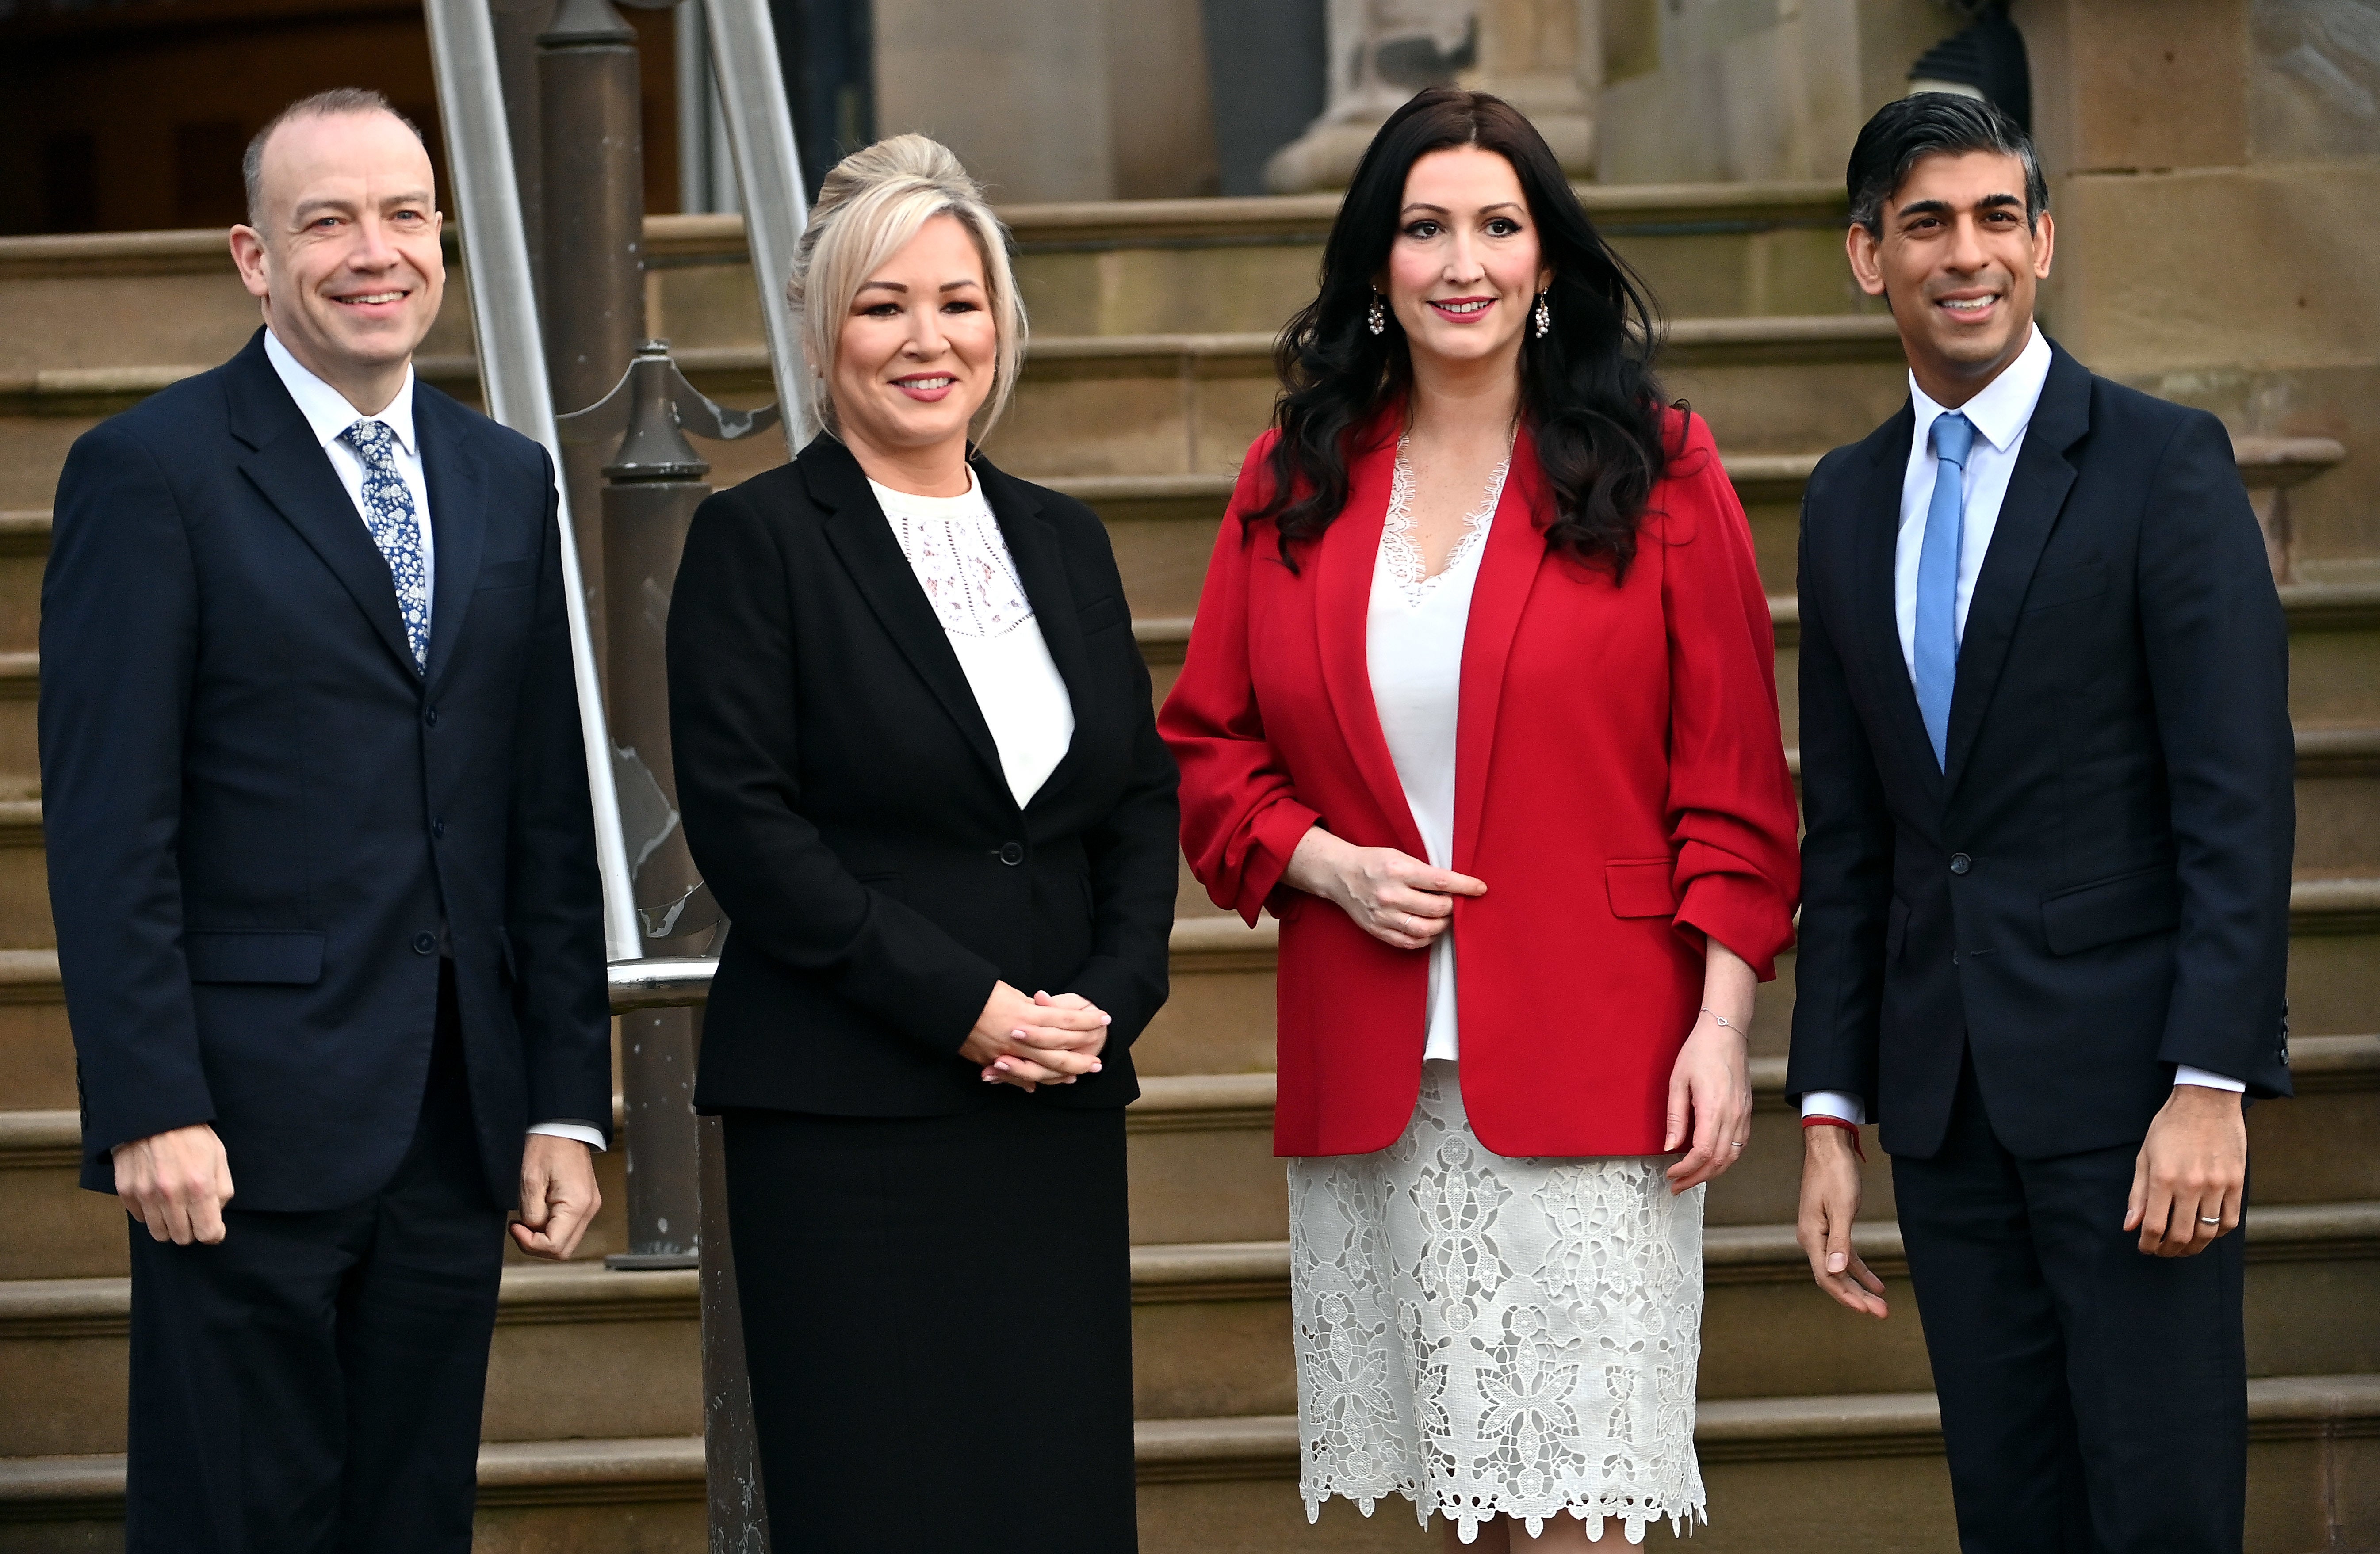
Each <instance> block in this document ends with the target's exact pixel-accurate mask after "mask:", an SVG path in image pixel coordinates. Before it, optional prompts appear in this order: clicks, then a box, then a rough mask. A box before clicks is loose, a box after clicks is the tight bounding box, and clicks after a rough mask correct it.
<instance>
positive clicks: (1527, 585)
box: [1415, 430, 1548, 872]
mask: <svg viewBox="0 0 2380 1554" xmlns="http://www.w3.org/2000/svg"><path fill="white" fill-rule="evenodd" d="M1547 512H1548V505H1547V493H1546V490H1545V480H1544V478H1543V475H1542V472H1541V471H1540V470H1539V469H1538V467H1537V455H1536V442H1535V440H1534V439H1532V438H1531V437H1530V436H1529V434H1528V432H1527V431H1525V430H1524V431H1521V432H1520V433H1519V434H1518V435H1516V436H1515V437H1514V438H1513V439H1512V471H1511V473H1510V474H1509V475H1508V476H1507V477H1506V479H1505V481H1504V491H1503V494H1502V496H1501V497H1500V499H1499V500H1498V502H1497V504H1496V517H1495V521H1494V522H1493V523H1492V524H1490V525H1489V527H1488V540H1487V544H1486V546H1485V548H1484V549H1483V550H1482V551H1481V552H1480V556H1479V576H1478V577H1476V578H1475V579H1474V580H1473V583H1472V589H1471V615H1470V619H1469V620H1468V621H1466V622H1465V623H1464V625H1463V675H1462V690H1461V693H1460V699H1459V701H1458V704H1457V710H1456V712H1455V733H1454V854H1453V856H1452V858H1451V860H1450V862H1451V866H1452V868H1454V869H1455V870H1456V871H1457V872H1461V871H1462V870H1463V869H1464V868H1466V867H1467V866H1468V865H1469V863H1470V861H1471V856H1472V848H1473V847H1474V846H1475V844H1477V842H1478V839H1479V816H1480V812H1481V810H1482V809H1483V808H1484V807H1486V805H1487V800H1488V759H1489V757H1490V755H1491V753H1492V752H1493V750H1494V749H1495V744H1496V712H1497V709H1498V707H1499V705H1500V703H1501V701H1502V699H1503V695H1504V665H1505V663H1506V662H1507V661H1508V660H1510V658H1511V657H1512V637H1513V634H1514V633H1516V632H1517V631H1519V629H1520V626H1521V612H1522V610H1523V608H1524V606H1525V605H1526V604H1527V603H1528V601H1529V591H1530V589H1532V588H1533V587H1534V586H1535V584H1536V579H1537V570H1538V568H1539V567H1540V566H1542V565H1544V563H1545V558H1546V540H1545V529H1544V528H1543V527H1542V526H1541V525H1540V524H1539V522H1538V519H1539V517H1540V516H1544V515H1546V514H1547ZM1415 856H1419V855H1418V854H1416V855H1415Z"/></svg>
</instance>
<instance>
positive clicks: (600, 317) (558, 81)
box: [537, 0, 645, 687]
mask: <svg viewBox="0 0 2380 1554" xmlns="http://www.w3.org/2000/svg"><path fill="white" fill-rule="evenodd" d="M537 81H538V118H539V130H540V134H541V135H542V136H543V137H544V140H545V147H544V158H543V166H544V169H545V188H544V200H545V217H544V221H545V270H544V275H543V280H544V285H543V286H542V288H541V289H540V297H542V299H543V301H544V304H545V325H546V328H545V349H546V362H547V365H548V367H549V368H550V370H552V373H553V397H554V401H555V403H556V404H558V405H559V406H561V407H562V409H563V410H564V412H565V413H568V412H570V411H574V410H579V409H583V408H585V407H588V406H589V405H592V404H594V403H595V402H596V401H597V400H599V399H601V398H602V397H603V396H604V395H607V394H609V393H611V392H612V385H613V384H614V383H616V382H619V381H620V374H621V373H623V372H625V371H626V370H627V368H628V360H629V358H631V357H633V356H634V355H636V351H637V343H638V342H639V341H641V340H643V339H644V337H645V262H644V245H645V145H644V127H643V117H644V115H643V108H642V102H641V98H642V86H641V82H640V80H639V72H638V69H637V30H636V29H635V28H633V27H630V26H629V25H628V24H627V22H626V20H625V19H624V18H622V17H621V15H620V13H619V12H618V11H616V10H614V9H613V8H612V0H562V4H561V6H559V7H558V8H557V9H556V10H555V12H554V15H553V25H552V26H550V27H548V28H547V29H546V30H544V31H543V32H541V33H540V34H539V35H538V40H537ZM562 469H563V475H564V477H565V479H566V480H568V482H569V485H570V494H571V495H572V496H573V497H574V498H576V499H577V506H578V511H579V512H580V513H582V514H586V515H588V518H587V520H586V521H585V522H583V523H582V524H581V526H580V530H579V537H578V543H579V555H580V560H581V561H582V562H583V563H584V565H586V567H587V569H588V571H589V574H590V575H591V576H592V577H593V579H594V588H593V589H592V590H591V591H590V592H589V595H588V604H587V613H588V616H589V621H590V622H591V630H592V632H593V635H594V640H595V649H596V652H597V653H598V655H599V656H600V658H601V662H602V664H603V671H604V681H603V683H604V685H605V686H607V687H610V686H612V680H611V633H610V632H609V631H607V630H606V629H605V627H604V624H603V622H604V617H605V615H606V614H607V613H608V611H607V609H606V604H605V601H606V600H607V598H608V597H609V590H610V589H611V583H612V580H611V579H610V578H608V577H604V576H603V534H602V523H601V509H602V502H601V492H602V455H601V453H600V452H599V451H597V450H595V449H592V448H580V449H577V450H574V451H573V452H572V453H571V455H570V456H569V457H568V458H567V459H565V461H564V464H563V467H562Z"/></svg>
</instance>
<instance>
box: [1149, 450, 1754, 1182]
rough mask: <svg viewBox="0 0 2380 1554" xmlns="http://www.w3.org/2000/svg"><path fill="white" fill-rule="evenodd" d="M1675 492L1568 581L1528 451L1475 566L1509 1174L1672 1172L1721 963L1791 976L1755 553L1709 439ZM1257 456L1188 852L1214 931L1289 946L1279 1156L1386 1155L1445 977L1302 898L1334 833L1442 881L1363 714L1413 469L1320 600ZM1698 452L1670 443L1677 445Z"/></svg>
mask: <svg viewBox="0 0 2380 1554" xmlns="http://www.w3.org/2000/svg"><path fill="white" fill-rule="evenodd" d="M1680 419H1681V415H1680V413H1676V412H1673V413H1672V414H1671V417H1670V425H1669V431H1670V435H1671V437H1672V438H1673V439H1675V438H1676V437H1677V436H1678V435H1679V434H1680V432H1681V431H1682V433H1683V437H1684V443H1685V446H1684V451H1683V453H1682V455H1680V456H1679V457H1677V458H1676V459H1674V460H1673V461H1672V462H1671V464H1670V472H1669V475H1668V477H1667V478H1666V479H1665V480H1663V481H1662V482H1661V483H1660V485H1659V486H1658V487H1657V488H1656V489H1655V491H1654V492H1653V496H1652V502H1651V506H1650V509H1649V510H1648V512H1647V514H1646V516H1645V520H1644V527H1643V528H1642V530H1641V532H1640V540H1639V542H1638V546H1637V551H1636V559H1635V562H1634V564H1633V565H1632V566H1631V567H1630V568H1629V570H1628V579H1627V582H1626V584H1625V585H1624V586H1621V587H1615V586H1614V585H1613V583H1612V581H1611V573H1610V569H1609V567H1608V566H1586V565H1580V564H1579V563H1577V562H1575V561H1573V560H1571V559H1570V558H1569V557H1568V556H1567V555H1565V554H1561V553H1555V552H1548V548H1547V546H1546V544H1545V541H1544V540H1543V537H1542V535H1543V528H1544V525H1545V523H1546V522H1547V520H1548V517H1549V516H1550V506H1549V503H1548V495H1547V491H1546V485H1545V480H1544V475H1543V472H1542V471H1541V470H1540V469H1539V468H1538V466H1537V462H1536V452H1535V448H1534V445H1533V443H1532V442H1531V440H1530V438H1529V436H1528V434H1527V432H1526V431H1524V432H1523V433H1522V434H1521V437H1520V439H1519V441H1518V443H1516V445H1515V446H1514V448H1513V455H1512V475H1511V477H1510V478H1509V479H1508V480H1506V482H1505V486H1504V496H1503V502H1502V504H1501V505H1500V507H1499V508H1498V509H1497V516H1496V523H1495V527H1494V528H1492V529H1491V530H1490V531H1489V533H1488V541H1487V547H1486V550H1485V552H1483V553H1482V555H1481V557H1480V564H1479V577H1478V581H1477V584H1476V587H1475V592H1474V594H1473V596H1472V603H1471V618H1470V625H1469V627H1468V630H1467V632H1466V635H1465V637H1464V639H1463V704H1462V710H1461V712H1460V714H1459V716H1458V719H1457V734H1456V746H1455V819H1454V856H1453V867H1454V868H1456V869H1457V870H1458V871H1460V872H1462V873H1465V874H1471V875H1475V876H1477V877H1478V878H1479V879H1481V880H1485V881H1486V882H1487V885H1488V893H1487V894H1486V895H1484V896H1480V897H1477V898H1475V899H1463V898H1460V897H1458V898H1457V899H1456V901H1455V904H1454V922H1453V928H1452V929H1451V931H1452V932H1453V933H1454V934H1455V936H1456V941H1457V943H1458V945H1459V946H1460V951H1459V953H1460V955H1461V960H1462V967H1463V975H1462V977H1460V978H1459V979H1458V981H1457V984H1456V995H1457V999H1458V1004H1457V1008H1458V1011H1459V1019H1460V1028H1461V1031H1462V1040H1463V1066H1462V1081H1463V1104H1464V1106H1465V1108H1466V1109H1467V1110H1468V1111H1469V1113H1470V1117H1471V1123H1472V1126H1473V1128H1474V1129H1475V1131H1476V1133H1477V1134H1478V1135H1479V1139H1480V1142H1481V1143H1483V1144H1485V1145H1486V1146H1487V1147H1488V1148H1490V1149H1492V1150H1494V1151H1495V1152H1496V1153H1498V1154H1500V1155H1516V1156H1527V1155H1649V1154H1655V1153H1658V1152H1659V1151H1660V1149H1661V1144H1662V1136H1661V1135H1662V1129H1663V1123H1664V1111H1665V1108H1666V1105H1667V1099H1668V1094H1669V1081H1670V1068H1671V1065H1672V1064H1673V1062H1675V1060H1676V1057H1677V1054H1678V1050H1679V1049H1680V1048H1681V1047H1682V1046H1683V1045H1684V1043H1685V1038H1686V1035H1687V1033H1688V1032H1689V1031H1690V1030H1691V1029H1692V1028H1693V1026H1694V1017H1695V1014H1696V1011H1697V1009H1698V1008H1699V1006H1700V1004H1701V1002H1702V985H1703V943H1704V936H1705V935H1706V934H1707V935H1709V936H1710V937H1712V938H1715V939H1717V940H1718V941H1719V942H1721V943H1722V944H1725V945H1727V946H1728V947H1729V948H1730V949H1731V950H1733V951H1734V952H1735V953H1737V954H1739V955H1742V956H1743V958H1744V959H1745V960H1746V961H1748V962H1750V963H1751V964H1752V965H1753V966H1754V967H1755V968H1756V969H1757V970H1758V972H1759V974H1760V976H1761V977H1762V979H1763V980H1767V978H1769V977H1773V976H1775V974H1776V971H1775V962H1776V956H1777V953H1778V952H1779V951H1780V950H1782V949H1784V948H1785V947H1786V946H1787V945H1789V944H1790V943H1791V942H1792V937H1793V930H1792V918H1793V908H1794V903H1795V900H1796V898H1797V896H1798V895H1799V892H1800V889H1801V867H1800V861H1799V856H1798V854H1797V851H1796V848H1795V844H1794V830H1795V809H1794V802H1793V784H1792V779H1791V775H1790V774H1789V773H1788V771H1787V770H1786V766H1785V752H1784V747H1783V741H1782V739H1781V737H1780V735H1779V725H1778V717H1777V683H1776V667H1775V650H1776V642H1775V637H1774V634H1773V632H1772V631H1771V629H1770V625H1769V618H1768V601H1767V598H1766V596H1765V595H1764V594H1763V592H1762V590H1761V587H1760V577H1759V574H1758V572H1757V571H1756V570H1755V566H1754V562H1753V550H1752V535H1751V529H1750V527H1749V526H1748V525H1747V524H1746V523H1745V521H1744V517H1743V507H1742V506H1741V505H1739V504H1738V503H1737V502H1736V498H1735V491H1734V488H1733V487H1732V486H1730V484H1729V483H1728V479H1727V474H1726V472H1725V471H1724V470H1723V469H1722V468H1721V467H1720V466H1719V460H1718V449H1717V447H1716V446H1715V445H1714V444H1713V443H1712V441H1711V436H1710V432H1709V431H1708V430H1707V429H1706V427H1705V426H1704V425H1703V423H1702V421H1701V419H1699V418H1695V417H1692V416H1684V417H1682V419H1683V425H1682V427H1681V425H1680ZM1272 440H1273V434H1272V433H1268V434H1267V435H1266V436H1265V437H1263V438H1261V439H1259V440H1258V441H1257V444H1256V446H1255V447H1254V448H1252V449H1251V450H1250V451H1249V453H1248V456H1247V461H1246V463H1245V465H1244V466H1243V467H1242V468H1241V471H1240V480H1239V485H1238V488H1237V489H1236V490H1235V491H1234V492H1233V496H1232V504H1231V507H1230V509H1229V511H1228V513H1227V515H1226V516H1225V517H1224V520H1223V529H1222V534H1221V536H1220V539H1219V540H1218V541H1217V543H1216V546H1215V554H1214V559H1213V560H1212V561H1211V562H1210V563H1208V568H1207V579H1206V586H1205V589H1204V591H1203V592H1202V593H1201V595H1200V597H1199V601H1198V614H1197V620H1196V625H1194V627H1193V628H1192V631H1191V635H1190V650H1189V657H1188V660H1187V662H1185V663H1184V666H1183V671H1182V677H1181V679H1180V680H1179V681H1178V682H1177V683H1176V684H1175V686H1174V688H1173V692H1172V695H1171V696H1169V697H1168V698H1166V702H1165V708H1164V710H1163V711H1162V712H1160V714H1159V717H1158V727H1159V730H1160V733H1162V734H1163V735H1164V737H1165V741H1166V743H1167V744H1168V745H1169V746H1170V747H1172V751H1173V754H1174V757H1175V759H1177V760H1178V761H1180V763H1181V766H1182V835H1183V845H1184V850H1185V851H1186V852H1187V853H1188V855H1189V859H1190V867H1191V868H1192V870H1193V871H1194V872H1195V873H1196V875H1197V876H1198V879H1199V880H1200V881H1201V882H1202V883H1203V884H1205V885H1206V887H1207V890H1208V893H1209V894H1210V895H1211V896H1213V898H1214V900H1215V902H1216V904H1219V905H1221V906H1225V907H1228V908H1230V909H1232V910H1233V911H1235V912H1237V913H1239V914H1240V916H1241V917H1245V918H1246V919H1247V920H1248V921H1249V922H1250V923H1254V922H1255V921H1256V917H1257V909H1258V908H1259V907H1269V908H1270V909H1271V910H1272V911H1273V913H1274V915H1275V916H1277V917H1280V918H1281V967H1280V975H1279V978H1278V983H1279V999H1280V1038H1279V1039H1280V1057H1279V1067H1280V1075H1281V1078H1280V1083H1281V1092H1280V1094H1281V1099H1280V1106H1279V1110H1278V1111H1277V1112H1276V1113H1275V1122H1274V1126H1273V1145H1274V1151H1275V1153H1277V1154H1283V1155H1347V1154H1364V1153H1368V1152H1370V1151H1372V1150H1375V1149H1381V1148H1385V1147H1388V1146H1389V1145H1390V1144H1391V1143H1393V1142H1395V1140H1396V1138H1397V1136H1398V1135H1399V1134H1400V1133H1402V1132H1403V1129H1404V1126H1405V1123H1406V1122H1407V1121H1408V1120H1409V1119H1410V1118H1411V1116H1412V1115H1413V1109H1414V1103H1415V1099H1416V1098H1417V1095H1418V1091H1419V1087H1420V1082H1421V1064H1422V1048H1423V1039H1424V1029H1423V1026H1424V1009H1423V1004H1424V1002H1425V999H1426V998H1427V988H1428V957H1427V953H1425V952H1421V951H1402V950H1394V949H1390V947H1389V946H1388V945H1386V944H1383V943H1381V942H1380V941H1378V940H1376V939H1374V938H1372V937H1371V936H1370V935H1368V934H1366V932H1364V930H1363V929H1359V928H1357V927H1356V926H1355V924H1354V922H1353V921H1352V920H1351V919H1350V918H1349V917H1347V915H1346V914H1345V913H1344V912H1342V911H1341V910H1340V909H1339V908H1337V907H1336V906H1333V905H1330V904H1327V903H1324V902H1321V901H1318V900H1316V899H1314V898H1311V897H1308V896H1306V895H1305V894H1304V893H1302V892H1297V891H1294V890H1292V889H1290V888H1288V887H1285V886H1283V885H1281V871H1282V870H1283V869H1284V868H1287V867H1288V864H1289V856H1290V854H1291V852H1292V851H1293V849H1294V848H1295V847H1296V845H1297V843H1298V839H1299V838H1300V837H1302V836H1303V835H1304V834H1305V831H1306V829H1307V828H1308V827H1310V826H1312V825H1314V824H1316V823H1317V822H1319V823H1321V824H1323V825H1325V826H1327V827H1329V829H1330V831H1331V832H1332V833H1334V834H1335V835H1338V836H1342V837H1344V838H1345V839H1346V840H1348V841H1350V842H1353V843H1355V844H1358V845H1362V846H1390V847H1396V848H1400V849H1402V850H1403V851H1404V852H1406V853H1409V854H1412V855H1413V856H1415V857H1420V856H1423V855H1424V849H1423V845H1422V842H1421V837H1420V835H1419V833H1418V832H1416V830H1415V826H1414V821H1413V813H1412V810H1411V809H1410V808H1409V807H1408V806H1407V805H1406V803H1405V799H1404V791H1403V787H1402V786H1401V785H1400V784H1399V783H1398V781H1397V773H1396V767H1395V765H1394V763H1393V762H1392V761H1391V760H1390V756H1389V748H1388V742H1387V740H1386V738H1385V737H1384V736H1383V735H1382V734H1381V732H1380V722H1379V715H1378V711H1377V710H1376V709H1375V707H1374V705H1373V701H1372V692H1371V676H1370V671H1369V669H1368V667H1367V662H1366V652H1365V645H1364V642H1365V615H1366V608H1367V605H1368V603H1369V600H1370V594H1371V584H1372V567H1373V562H1374V559H1375V556H1376V555H1377V553H1378V549H1379V543H1380V529H1381V526H1382V524H1383V522H1384V521H1385V519H1386V517H1387V513H1388V502H1389V483H1390V468H1391V467H1392V465H1393V463H1394V457H1395V446H1394V442H1393V440H1392V439H1386V438H1383V439H1380V440H1378V442H1377V443H1376V445H1374V446H1372V447H1370V448H1369V449H1368V451H1363V452H1359V453H1358V455H1356V457H1355V460H1354V466H1353V467H1352V468H1351V469H1350V471H1349V475H1350V492H1349V495H1348V501H1347V506H1346V508H1345V510H1344V511H1343V512H1342V513H1341V514H1340V516H1339V517H1338V519H1337V520H1336V521H1335V522H1333V523H1332V524H1331V525H1330V528H1329V529H1327V530H1326V531H1325V532H1324V534H1323V537H1322V539H1321V540H1320V541H1319V542H1318V543H1316V544H1313V545H1309V546H1308V547H1307V548H1306V549H1305V552H1303V553H1302V554H1301V555H1300V557H1299V562H1300V567H1299V570H1298V571H1296V572H1294V573H1293V572H1292V571H1291V570H1290V569H1289V568H1288V567H1286V566H1284V565H1281V558H1280V552H1279V549H1278V541H1277V537H1276V534H1275V531H1274V529H1273V527H1272V525H1271V524H1269V523H1258V524H1255V525H1244V524H1243V523H1242V522H1241V518H1240V515H1241V514H1242V513H1244V512H1247V511H1251V510H1253V509H1254V508H1256V507H1257V506H1258V505H1260V504H1261V503H1262V499H1263V493H1264V492H1266V491H1267V490H1268V489H1269V484H1270V476H1269V470H1268V469H1267V468H1266V467H1265V460H1266V457H1267V455H1268V454H1269V452H1270V449H1271V447H1272ZM1672 445H1673V446H1674V445H1675V443H1674V442H1673V443H1672Z"/></svg>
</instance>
